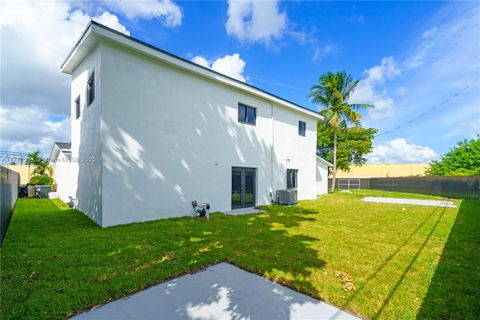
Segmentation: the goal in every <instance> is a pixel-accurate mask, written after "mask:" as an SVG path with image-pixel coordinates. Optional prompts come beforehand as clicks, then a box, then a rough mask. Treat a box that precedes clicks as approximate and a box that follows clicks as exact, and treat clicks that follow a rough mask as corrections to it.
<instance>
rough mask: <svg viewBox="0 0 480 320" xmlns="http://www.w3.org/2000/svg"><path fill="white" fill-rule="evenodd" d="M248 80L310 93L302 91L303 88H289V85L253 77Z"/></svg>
mask: <svg viewBox="0 0 480 320" xmlns="http://www.w3.org/2000/svg"><path fill="white" fill-rule="evenodd" d="M249 78H250V79H253V80H257V81H261V82H265V83H269V84H273V85H277V86H281V87H285V88H289V89H294V90H299V91H303V92H310V91H308V90H305V89H303V88H299V87H295V86H291V85H289V84H285V83H281V82H275V81H270V80H265V79H260V78H255V77H249Z"/></svg>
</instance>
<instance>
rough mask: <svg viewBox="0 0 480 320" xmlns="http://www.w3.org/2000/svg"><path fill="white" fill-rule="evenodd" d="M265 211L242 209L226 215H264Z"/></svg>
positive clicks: (228, 212)
mask: <svg viewBox="0 0 480 320" xmlns="http://www.w3.org/2000/svg"><path fill="white" fill-rule="evenodd" d="M262 212H265V210H261V209H256V208H241V209H234V210H232V211H227V212H225V214H233V215H241V214H251V213H262Z"/></svg>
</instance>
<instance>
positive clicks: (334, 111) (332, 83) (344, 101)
mask: <svg viewBox="0 0 480 320" xmlns="http://www.w3.org/2000/svg"><path fill="white" fill-rule="evenodd" d="M358 82H359V80H355V81H353V80H352V77H351V76H350V75H349V74H347V73H346V72H345V71H343V72H337V73H332V72H327V73H326V74H324V75H322V76H321V77H320V79H318V82H317V83H316V84H315V85H314V86H313V87H312V88H311V90H310V95H309V97H310V100H311V101H312V102H314V103H318V104H320V105H321V106H322V107H323V110H321V112H320V114H321V115H323V117H324V122H325V124H327V125H329V126H330V127H331V128H332V133H333V154H332V160H333V177H332V178H333V179H332V188H331V191H332V192H333V191H334V190H335V179H336V171H337V149H338V148H337V143H338V134H339V131H342V130H345V129H346V128H348V125H349V124H353V125H356V126H359V125H360V119H361V118H362V116H361V115H360V114H359V113H358V112H357V110H360V109H364V108H371V107H373V106H372V105H370V104H358V103H353V104H350V103H348V100H349V99H350V97H351V95H352V94H353V92H354V91H355V89H356V87H357V85H358Z"/></svg>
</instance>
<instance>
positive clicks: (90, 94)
mask: <svg viewBox="0 0 480 320" xmlns="http://www.w3.org/2000/svg"><path fill="white" fill-rule="evenodd" d="M93 100H95V73H92V75H91V76H90V78H88V81H87V107H89V106H90V104H92V102H93Z"/></svg>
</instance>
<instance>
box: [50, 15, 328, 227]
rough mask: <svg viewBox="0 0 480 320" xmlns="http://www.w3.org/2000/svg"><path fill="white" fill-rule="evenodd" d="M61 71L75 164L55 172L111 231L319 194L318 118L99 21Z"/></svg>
mask: <svg viewBox="0 0 480 320" xmlns="http://www.w3.org/2000/svg"><path fill="white" fill-rule="evenodd" d="M61 71H62V72H64V73H67V74H70V75H71V77H72V79H71V119H72V124H71V147H70V149H71V155H70V157H71V161H72V163H71V164H72V165H71V166H70V169H69V170H68V171H66V170H63V171H62V172H58V171H57V175H58V174H64V175H69V178H68V179H70V180H71V181H73V183H69V187H68V188H63V187H62V185H61V184H59V185H58V193H59V196H60V197H61V198H62V199H63V200H65V201H68V200H69V198H70V197H71V198H73V199H74V201H75V203H76V206H77V208H78V209H79V210H81V211H83V212H84V213H85V214H87V215H88V216H90V217H91V218H92V219H93V220H94V221H96V222H97V223H98V224H100V225H101V226H111V225H117V224H124V223H130V222H138V221H146V220H154V219H160V218H166V217H175V216H184V215H188V214H190V213H191V211H192V207H191V203H192V201H193V200H197V201H198V202H199V203H203V202H208V203H210V205H211V210H212V211H230V210H232V209H235V208H242V207H253V206H258V205H263V204H269V203H271V202H272V199H273V198H274V196H275V191H276V190H279V189H287V188H296V189H297V190H298V199H299V200H302V199H314V198H315V197H316V195H317V189H318V187H317V178H316V177H317V176H318V174H316V169H317V165H316V163H317V161H316V139H317V137H316V136H317V131H316V129H317V121H318V120H319V119H321V117H320V116H319V114H318V113H316V112H313V111H311V110H309V109H305V108H303V107H301V106H299V105H296V104H294V103H292V102H289V101H287V100H284V99H282V98H280V97H277V96H275V95H272V94H270V93H267V92H265V91H263V90H261V89H258V88H256V87H253V86H251V85H249V84H247V83H244V82H241V81H238V80H235V79H232V78H230V77H228V76H225V75H223V74H220V73H217V72H215V71H213V70H211V69H208V68H205V67H203V66H200V65H197V64H195V63H192V62H190V61H187V60H185V59H182V58H180V57H177V56H175V55H172V54H170V53H168V52H165V51H163V50H160V49H158V48H155V47H153V46H151V45H148V44H146V43H144V42H141V41H139V40H136V39H134V38H132V37H129V36H127V35H125V34H122V33H119V32H117V31H114V30H112V29H109V28H107V27H105V26H103V25H101V24H98V23H96V22H91V23H90V24H89V25H88V26H87V28H86V30H85V31H84V33H83V34H82V36H81V38H80V39H79V40H78V42H77V44H76V45H75V47H74V49H73V50H72V51H71V53H70V54H69V55H68V57H67V59H66V60H65V62H64V63H63V65H62V67H61ZM70 176H71V177H70ZM324 178H325V177H324ZM68 179H67V180H68ZM63 180H65V179H63ZM63 180H62V181H63ZM324 183H325V185H326V183H327V182H326V179H325V182H324ZM72 185H73V186H75V187H73V188H72V187H71V186H72ZM325 190H326V188H325Z"/></svg>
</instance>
